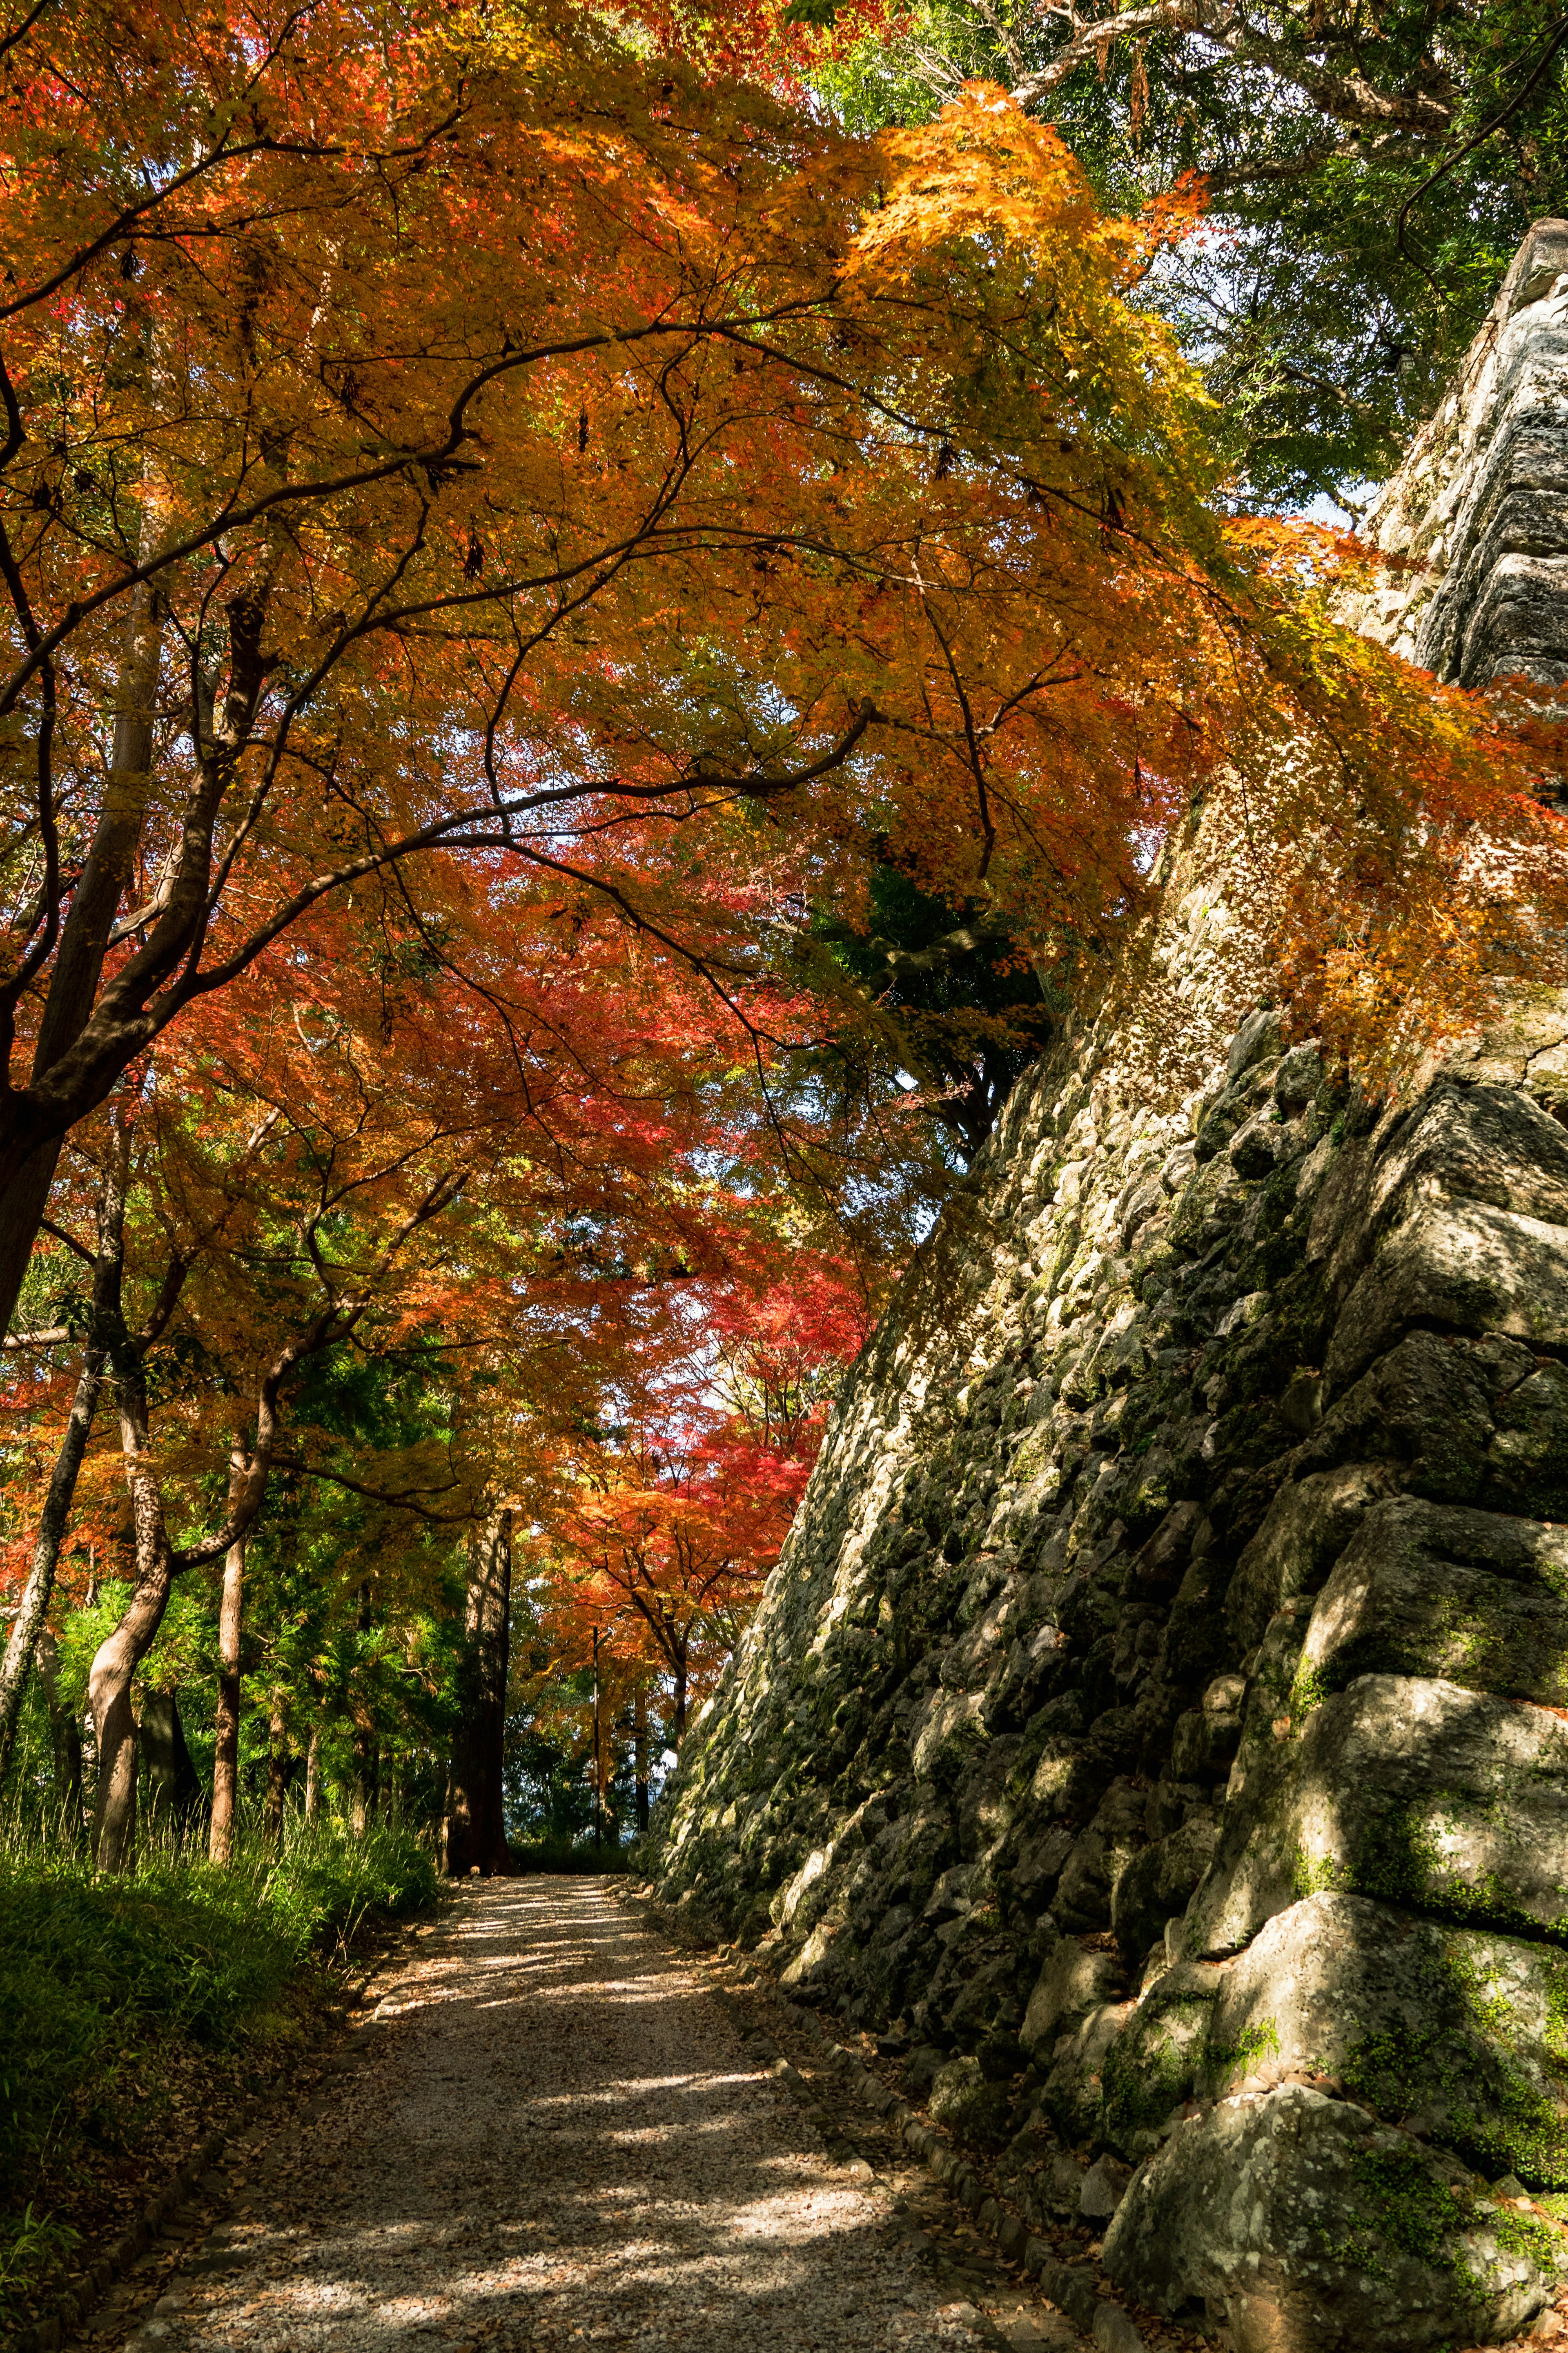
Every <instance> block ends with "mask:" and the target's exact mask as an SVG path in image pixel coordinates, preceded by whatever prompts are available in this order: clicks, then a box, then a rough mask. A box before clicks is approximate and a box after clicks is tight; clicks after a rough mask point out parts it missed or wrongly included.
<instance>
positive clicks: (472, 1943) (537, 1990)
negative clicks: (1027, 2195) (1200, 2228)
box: [84, 1877, 1085, 2353]
mask: <svg viewBox="0 0 1568 2353" xmlns="http://www.w3.org/2000/svg"><path fill="white" fill-rule="evenodd" d="M375 1991H376V1992H377V1993H378V1995H379V2000H377V2001H376V2004H375V2008H374V2015H373V2017H372V2018H371V2020H370V2021H368V2022H367V2024H365V2025H364V2026H362V2027H361V2028H360V2029H359V2030H358V2031H357V2032H356V2034H355V2035H354V2036H353V2037H352V2038H351V2040H350V2042H349V2043H348V2044H347V2045H346V2046H345V2047H344V2048H343V2049H342V2051H341V2052H339V2053H338V2054H337V2056H336V2057H335V2059H334V2060H333V2061H332V2062H331V2063H330V2064H329V2068H328V2071H327V2072H326V2073H325V2074H324V2075H323V2077H322V2079H321V2082H320V2083H319V2084H317V2085H316V2086H315V2089H314V2096H312V2097H310V2098H309V2099H307V2100H306V2101H305V2103H304V2104H303V2105H302V2106H292V2107H290V2108H289V2109H288V2110H286V2111H285V2112H284V2113H283V2114H282V2115H280V2116H276V2117H275V2118H274V2119H273V2121H272V2124H271V2125H270V2126H267V2127H265V2128H258V2132H257V2133H256V2134H255V2135H253V2136H252V2138H251V2141H250V2143H249V2145H248V2146H247V2145H239V2146H237V2147H231V2148H230V2150H229V2151H228V2153H227V2155H226V2161H225V2165H224V2168H222V2169H221V2170H220V2171H219V2172H218V2173H216V2174H208V2175H206V2176H205V2177H204V2179H203V2181H202V2183H201V2185H200V2192H199V2196H198V2198H197V2200H196V2201H195V2202H194V2203H193V2205H192V2206H191V2207H190V2208H189V2209H188V2210H186V2211H184V2212H182V2213H181V2214H179V2215H176V2217H175V2218H174V2221H173V2223H172V2224H171V2226H170V2227H169V2229H168V2231H167V2232H166V2233H165V2237H164V2239H163V2242H162V2244H161V2245H160V2246H159V2247H157V2248H155V2249H154V2250H153V2251H151V2252H150V2253H149V2254H147V2255H146V2256H144V2257H143V2258H142V2262H141V2263H140V2264H139V2265H138V2266H137V2269H136V2271H135V2272H134V2273H133V2274H132V2275H131V2277H130V2278H129V2279H128V2280H127V2281H126V2282H125V2283H123V2284H122V2285H121V2287H120V2288H119V2289H117V2290H116V2291H114V2294H113V2296H112V2297H111V2299H110V2302H109V2303H108V2304H106V2305H105V2306H103V2307H102V2309H101V2310H100V2312H99V2313H97V2314H96V2315H95V2316H93V2317H92V2319H90V2320H89V2322H88V2324H87V2327H86V2329H85V2331H84V2335H86V2336H87V2337H89V2339H91V2340H94V2341H96V2342H97V2343H99V2344H102V2345H105V2346H109V2347H121V2346H123V2347H133V2348H137V2353H392V2348H397V2353H423V2348H432V2353H434V2348H447V2353H450V2349H451V2348H456V2353H463V2348H468V2353H480V2348H485V2353H490V2348H530V2347H538V2348H557V2347H561V2348H565V2347H569V2346H571V2345H573V2344H574V2343H588V2344H607V2345H622V2346H635V2347H637V2348H641V2353H664V2348H675V2347H691V2348H702V2353H939V2348H945V2353H970V2348H979V2347H986V2348H993V2353H996V2348H1005V2347H1011V2348H1015V2353H1028V2348H1045V2347H1062V2348H1066V2347H1070V2346H1080V2345H1082V2344H1083V2343H1084V2342H1085V2340H1084V2339H1083V2338H1082V2337H1080V2336H1079V2332H1078V2331H1077V2330H1076V2329H1075V2328H1074V2327H1072V2326H1071V2325H1070V2323H1069V2322H1068V2320H1067V2319H1066V2318H1065V2317H1064V2316H1062V2315H1061V2314H1059V2313H1058V2312H1057V2311H1056V2310H1055V2309H1054V2308H1053V2307H1052V2306H1049V2305H1047V2303H1045V2301H1044V2300H1043V2299H1042V2298H1041V2297H1040V2296H1039V2295H1037V2293H1036V2292H1035V2291H1034V2290H1033V2289H1032V2288H1031V2287H1030V2285H1029V2284H1028V2283H1027V2282H1026V2281H1025V2280H1022V2279H1020V2277H1019V2275H1018V2274H1017V2273H1016V2271H1014V2270H1013V2269H1011V2267H1009V2266H1008V2265H1006V2264H1005V2263H1004V2262H1003V2261H1002V2259H1001V2257H1000V2255H999V2253H998V2252H997V2250H996V2249H995V2248H994V2245H992V2244H991V2242H988V2241H987V2240H985V2239H984V2238H982V2237H981V2235H980V2234H979V2233H978V2232H976V2231H975V2230H974V2228H973V2225H972V2224H971V2222H970V2220H969V2217H968V2216H967V2214H965V2213H964V2212H963V2210H962V2209H961V2208H960V2207H959V2206H958V2205H957V2204H956V2202H955V2201H954V2200H952V2199H951V2198H950V2197H949V2196H948V2194H947V2192H946V2191H945V2190H943V2189H942V2188H941V2187H940V2186H939V2185H938V2184H936V2183H935V2182H934V2181H932V2180H931V2178H930V2177H929V2176H928V2175H927V2174H926V2173H925V2171H924V2170H923V2169H922V2168H919V2167H918V2166H915V2165H914V2164H913V2162H912V2160H910V2159H908V2158H907V2157H906V2155H905V2153H904V2152H903V2151H902V2150H901V2147H900V2144H899V2142H898V2141H897V2140H896V2138H895V2137H893V2135H892V2134H891V2133H889V2132H887V2131H886V2130H885V2128H883V2127H881V2126H879V2124H878V2122H877V2120H876V2119H874V2118H872V2117H870V2116H866V2117H864V2118H858V2119H857V2120H856V2121H855V2122H854V2124H853V2125H851V2126H848V2127H847V2134H848V2137H846V2131H845V2130H841V2129H840V2128H839V2127H838V2126H836V2125H835V2124H834V2123H833V2121H832V2120H831V2119H826V2118H825V2117H824V2116H823V2112H822V2110H821V2109H819V2108H818V2107H816V2106H814V2105H811V2102H812V2100H813V2098H814V2096H815V2094H814V2093H813V2092H812V2089H811V2086H810V2084H809V2081H808V2080H807V2078H806V2076H805V2074H804V2073H795V2074H794V2078H793V2080H794V2082H795V2085H796V2087H797V2088H796V2090H795V2091H793V2092H792V2090H791V2089H789V2088H788V2087H787V2086H786V2084H784V2083H783V2082H780V2081H775V2080H774V2077H773V2074H771V2073H770V2072H769V2070H770V2067H775V2066H776V2065H777V2062H778V2054H779V2047H780V2038H779V2035H778V2032H777V2021H776V2019H775V2020H772V2021H763V2020H759V2021H758V2022H757V2025H756V2028H755V2031H753V2029H752V2024H751V2023H750V2022H749V2021H748V2019H747V2017H746V2016H745V2014H744V2013H743V2012H742V2011H741V2010H737V2008H736V2006H735V2005H734V2003H733V2002H731V2001H726V2000H723V1999H721V1996H720V1994H719V1993H718V1992H717V1991H716V1990H715V1989H714V1988H713V1986H712V1985H711V1984H710V1981H709V1979H708V1978H706V1977H705V1976H704V1974H703V1972H702V1970H701V1968H700V1966H699V1965H698V1964H697V1963H695V1962H694V1961H692V1960H691V1959H690V1958H689V1957H686V1956H684V1955H682V1954H679V1953H678V1952H676V1951H675V1950H674V1949H672V1948H671V1947H669V1946H668V1944H667V1943H666V1942H665V1941H664V1940H663V1938H662V1937H661V1936H659V1935H658V1933H657V1931H656V1930H654V1929H653V1928H651V1927H649V1926H647V1925H645V1923H644V1922H642V1921H641V1920H640V1919H638V1918H637V1917H636V1916H635V1915H632V1914H631V1913H630V1912H629V1911H628V1909H627V1907H626V1905H624V1904H623V1903H622V1902H620V1901H619V1900H617V1898H616V1894H615V1893H614V1888H613V1883H608V1882H605V1881H604V1880H599V1879H568V1878H555V1877H552V1878H547V1877H531V1878H521V1879H507V1880H495V1881H490V1882H488V1883H480V1882H478V1881H476V1882H474V1883H472V1884H471V1885H469V1886H468V1887H466V1888H463V1889H462V1890H461V1891H460V1892H459V1893H458V1894H457V1895H456V1896H455V1897H454V1899H453V1900H452V1902H451V1903H450V1904H449V1905H447V1908H446V1909H445V1910H444V1913H443V1915H442V1919H441V1922H440V1924H439V1925H438V1926H437V1928H436V1929H435V1930H433V1931H432V1932H431V1933H429V1934H428V1935H426V1936H424V1937H422V1938H421V1939H420V1940H419V1941H418V1943H417V1945H416V1947H415V1948H414V1949H413V1951H412V1952H408V1951H405V1952H403V1953H401V1954H399V1955H398V1956H396V1957H395V1959H394V1960H392V1961H391V1962H389V1963H388V1964H387V1965H386V1966H385V1968H384V1970H383V1973H382V1976H381V1978H380V1979H379V1980H378V1983H377V1986H376V1988H375ZM801 2064H802V2069H803V2070H805V2069H807V2068H808V2067H809V2061H808V2060H807V2059H806V2058H805V2055H804V2054H803V2055H802V2062H801ZM802 2094H804V2104H803V2096H802Z"/></svg>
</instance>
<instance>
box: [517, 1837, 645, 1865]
mask: <svg viewBox="0 0 1568 2353" xmlns="http://www.w3.org/2000/svg"><path fill="white" fill-rule="evenodd" d="M508 1852H509V1853H510V1859H511V1869H512V1871H513V1872H515V1873H522V1872H525V1871H563V1872H572V1873H579V1872H580V1873H590V1872H617V1871H626V1869H628V1868H629V1866H628V1864H627V1862H626V1854H627V1849H626V1848H625V1847H624V1846H612V1845H611V1844H610V1842H609V1841H608V1840H607V1839H606V1841H605V1843H604V1845H603V1846H595V1843H594V1841H593V1839H592V1838H591V1837H589V1838H540V1839H513V1840H512V1841H511V1842H510V1847H509V1850H508Z"/></svg>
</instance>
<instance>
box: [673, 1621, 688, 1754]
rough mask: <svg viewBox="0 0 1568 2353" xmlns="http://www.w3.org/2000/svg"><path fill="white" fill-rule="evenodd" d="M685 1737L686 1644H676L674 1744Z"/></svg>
mask: <svg viewBox="0 0 1568 2353" xmlns="http://www.w3.org/2000/svg"><path fill="white" fill-rule="evenodd" d="M685 1737H686V1645H685V1643H684V1642H680V1643H678V1644H677V1645H676V1652H675V1745H676V1746H677V1747H678V1748H679V1746H680V1744H681V1742H682V1741H683V1740H684V1739H685Z"/></svg>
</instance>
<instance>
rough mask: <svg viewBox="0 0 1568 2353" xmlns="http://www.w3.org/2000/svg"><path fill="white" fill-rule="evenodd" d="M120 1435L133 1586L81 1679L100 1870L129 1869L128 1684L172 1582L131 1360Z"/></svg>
mask: <svg viewBox="0 0 1568 2353" xmlns="http://www.w3.org/2000/svg"><path fill="white" fill-rule="evenodd" d="M116 1385H117V1387H118V1389H119V1392H120V1434H121V1447H122V1449H123V1451H124V1455H125V1476H126V1483H127V1485H128V1486H129V1487H130V1490H131V1514H132V1525H133V1526H134V1529H135V1535H136V1582H135V1584H134V1586H133V1587H132V1593H131V1599H130V1602H129V1604H128V1605H127V1608H126V1610H125V1615H124V1616H123V1617H122V1618H121V1620H120V1623H119V1625H118V1626H117V1627H116V1628H115V1629H114V1631H113V1633H112V1634H110V1636H109V1638H108V1640H107V1641H105V1642H103V1643H101V1644H100V1648H99V1651H98V1655H97V1657H96V1658H95V1659H94V1660H93V1662H92V1667H91V1670H90V1672H89V1675H88V1679H87V1694H88V1702H89V1705H90V1707H91V1709H92V1720H93V1724H94V1726H95V1727H96V1730H97V1734H98V1791H97V1795H96V1798H95V1799H94V1802H93V1820H92V1853H93V1860H94V1862H96V1863H97V1865H98V1867H99V1869H100V1871H129V1870H130V1868H131V1865H132V1860H133V1858H134V1853H135V1845H136V1737H137V1736H136V1719H135V1715H134V1714H133V1712H132V1704H131V1679H132V1676H133V1675H134V1674H135V1672H136V1670H137V1668H138V1667H139V1666H140V1665H141V1663H142V1660H143V1659H144V1658H145V1657H146V1655H147V1653H148V1651H150V1650H151V1649H152V1647H153V1642H154V1641H156V1640H157V1635H158V1629H159V1627H160V1626H161V1625H162V1624H163V1612H164V1610H165V1609H167V1608H168V1606H169V1594H170V1590H171V1588H172V1587H173V1585H174V1553H173V1551H172V1549H171V1547H170V1544H169V1536H168V1531H167V1529H166V1528H165V1526H164V1525H163V1497H162V1495H161V1494H160V1493H159V1489H158V1480H157V1474H156V1473H155V1472H154V1471H153V1461H152V1442H151V1440H150V1437H149V1434H148V1428H147V1386H146V1381H145V1378H144V1377H143V1373H142V1366H141V1363H140V1361H139V1360H136V1359H129V1360H127V1361H124V1362H122V1364H121V1366H118V1367H117V1372H116Z"/></svg>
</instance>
